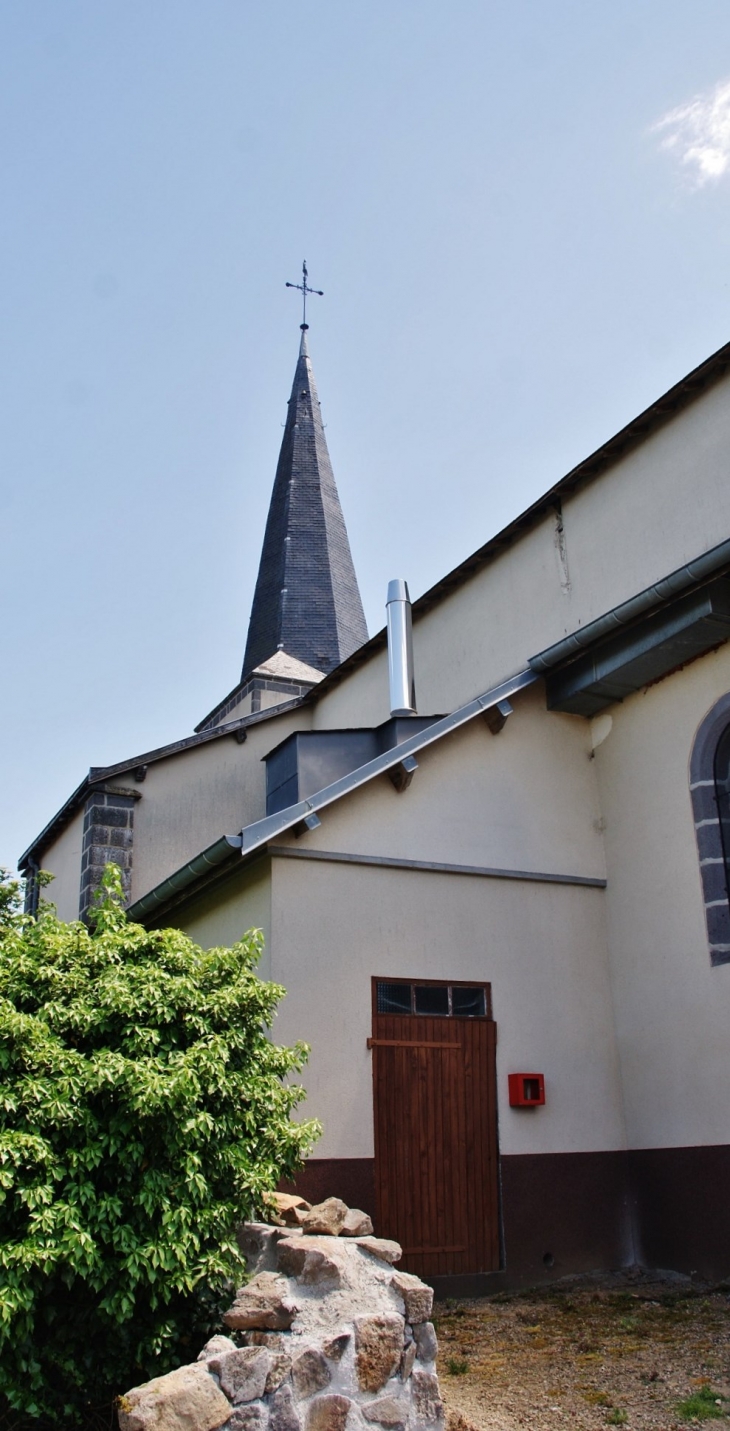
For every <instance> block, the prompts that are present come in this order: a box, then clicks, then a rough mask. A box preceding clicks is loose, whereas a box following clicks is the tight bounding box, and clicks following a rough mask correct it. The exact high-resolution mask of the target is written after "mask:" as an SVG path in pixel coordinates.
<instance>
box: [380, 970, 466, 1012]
mask: <svg viewBox="0 0 730 1431" xmlns="http://www.w3.org/2000/svg"><path fill="white" fill-rule="evenodd" d="M373 983H374V994H375V1000H374V1002H375V1009H374V1012H375V1013H376V1014H413V1015H414V1016H415V1017H416V1018H423V1017H430V1018H434V1017H435V1018H443V1019H449V1018H450V1019H488V1018H491V1017H492V1009H491V997H490V986H489V984H475V983H468V982H466V981H465V980H454V981H452V982H451V983H445V982H444V983H442V982H441V981H440V980H437V979H408V980H404V979H375V980H374V981H373Z"/></svg>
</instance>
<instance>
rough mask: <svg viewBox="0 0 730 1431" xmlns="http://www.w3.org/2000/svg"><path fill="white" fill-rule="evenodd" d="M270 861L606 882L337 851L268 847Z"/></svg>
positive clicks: (592, 885) (599, 885)
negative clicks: (315, 862)
mask: <svg viewBox="0 0 730 1431" xmlns="http://www.w3.org/2000/svg"><path fill="white" fill-rule="evenodd" d="M267 852H268V854H270V855H271V856H272V857H276V858H277V859H284V860H324V861H325V862H329V863H330V864H335V865H377V867H378V868H379V869H389V870H425V871H426V873H428V874H448V875H474V876H476V877H477V878H479V879H516V880H527V881H533V882H535V883H537V884H572V885H576V884H577V885H585V886H586V888H588V889H605V888H606V885H607V880H605V879H601V878H600V877H599V876H598V875H573V874H550V873H546V872H545V871H543V870H507V869H500V868H498V867H494V866H492V865H454V864H448V863H444V862H443V861H441V860H405V859H400V858H399V857H398V856H397V855H354V854H350V853H348V852H345V851H342V852H340V851H339V850H302V849H295V848H294V847H293V846H292V845H269V846H268V847H267Z"/></svg>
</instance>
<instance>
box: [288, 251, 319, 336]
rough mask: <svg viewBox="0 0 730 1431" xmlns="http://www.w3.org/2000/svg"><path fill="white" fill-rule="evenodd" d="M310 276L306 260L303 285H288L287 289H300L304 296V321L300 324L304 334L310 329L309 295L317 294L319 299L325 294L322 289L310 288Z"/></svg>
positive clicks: (303, 270)
mask: <svg viewBox="0 0 730 1431" xmlns="http://www.w3.org/2000/svg"><path fill="white" fill-rule="evenodd" d="M308 276H309V275H308V274H307V260H306V258H305V260H304V263H303V264H302V281H301V283H287V285H286V286H287V288H298V289H299V292H300V293H301V295H302V321H301V323H300V324H299V326H300V328H301V329H302V332H305V331H306V329H307V328H308V327H309V324H308V322H307V294H308V293H316V295H317V297H318V298H324V293H323V292H322V289H321V288H310V287H309V284H308V283H307V278H308Z"/></svg>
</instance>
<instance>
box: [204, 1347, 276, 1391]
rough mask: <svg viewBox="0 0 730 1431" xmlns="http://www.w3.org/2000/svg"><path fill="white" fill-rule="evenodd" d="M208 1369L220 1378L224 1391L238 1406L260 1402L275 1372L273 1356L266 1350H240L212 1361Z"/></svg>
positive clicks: (239, 1348) (245, 1348) (263, 1348)
mask: <svg viewBox="0 0 730 1431" xmlns="http://www.w3.org/2000/svg"><path fill="white" fill-rule="evenodd" d="M207 1365H208V1369H209V1371H214V1372H215V1374H216V1376H218V1377H219V1378H220V1384H221V1391H224V1392H225V1394H226V1396H227V1397H228V1400H229V1401H232V1402H233V1404H234V1405H237V1404H238V1402H240V1401H258V1400H259V1398H260V1397H262V1396H263V1394H264V1389H265V1387H266V1378H267V1376H268V1374H269V1371H270V1369H271V1352H268V1351H267V1350H266V1348H265V1347H236V1349H235V1351H229V1352H225V1353H224V1354H223V1356H214V1357H211V1359H210V1361H209V1362H208V1363H207Z"/></svg>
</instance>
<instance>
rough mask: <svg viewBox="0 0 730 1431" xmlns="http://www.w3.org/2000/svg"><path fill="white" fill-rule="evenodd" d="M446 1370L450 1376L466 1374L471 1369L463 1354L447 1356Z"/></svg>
mask: <svg viewBox="0 0 730 1431" xmlns="http://www.w3.org/2000/svg"><path fill="white" fill-rule="evenodd" d="M446 1370H447V1371H448V1373H449V1376H466V1373H467V1372H468V1370H469V1363H468V1361H465V1360H464V1358H463V1357H462V1356H447V1358H446Z"/></svg>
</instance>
